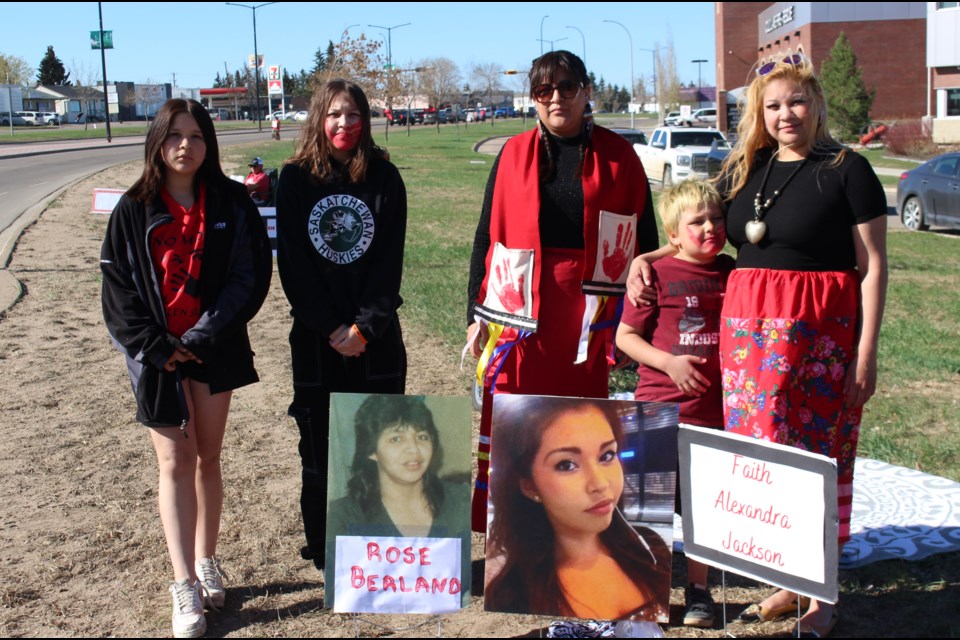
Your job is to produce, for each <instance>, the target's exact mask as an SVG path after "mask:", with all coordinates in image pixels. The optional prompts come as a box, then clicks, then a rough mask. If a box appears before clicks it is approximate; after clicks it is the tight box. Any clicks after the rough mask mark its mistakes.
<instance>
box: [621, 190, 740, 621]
mask: <svg viewBox="0 0 960 640" xmlns="http://www.w3.org/2000/svg"><path fill="white" fill-rule="evenodd" d="M657 213H659V214H660V219H661V220H662V221H663V230H664V231H665V232H666V234H667V237H668V238H669V239H670V244H672V245H673V246H674V247H675V248H676V249H677V253H676V254H675V255H673V256H671V257H668V258H663V259H661V260H658V261H656V262H654V263H653V265H652V268H653V279H654V283H653V286H654V288H655V289H656V291H657V302H656V303H654V304H653V305H650V306H643V305H640V306H636V307H635V306H633V305H632V304H625V305H624V310H623V317H622V318H621V319H620V326H619V327H618V329H617V346H618V347H619V348H620V349H621V350H622V351H623V352H624V353H626V354H627V355H628V356H630V357H631V358H633V359H634V360H636V361H637V362H638V363H639V364H640V368H639V370H638V373H639V376H640V377H639V380H638V382H637V391H636V393H635V397H636V399H637V400H644V401H655V402H677V403H679V405H680V423H681V424H690V425H696V426H699V427H710V428H715V429H720V430H722V429H723V395H722V386H721V383H720V348H719V337H720V334H719V332H720V308H721V307H722V306H723V295H724V291H725V290H726V285H727V277H728V276H729V275H730V271H731V270H732V269H733V267H734V260H733V258H731V257H730V256H727V255H718V254H719V253H720V251H721V250H722V249H723V247H724V245H725V244H726V241H727V234H726V228H725V226H724V218H723V211H722V210H721V198H720V194H719V193H717V191H716V189H714V188H713V187H712V186H710V185H709V184H707V183H705V182H701V181H698V180H687V181H684V182H681V183H680V184H678V185H677V186H676V187H674V188H673V189H671V190H669V191H667V192H665V193H662V194H661V195H660V199H659V202H658V203H657ZM678 494H679V492H678ZM677 506H678V507H679V506H680V503H679V495H678V499H677ZM678 512H679V509H678ZM687 575H688V581H689V585H688V587H687V590H686V607H685V611H684V619H683V623H684V624H685V625H689V626H695V627H710V626H712V625H713V599H712V598H711V596H710V592H709V590H708V589H707V565H705V564H702V563H699V562H696V561H695V560H688V561H687Z"/></svg>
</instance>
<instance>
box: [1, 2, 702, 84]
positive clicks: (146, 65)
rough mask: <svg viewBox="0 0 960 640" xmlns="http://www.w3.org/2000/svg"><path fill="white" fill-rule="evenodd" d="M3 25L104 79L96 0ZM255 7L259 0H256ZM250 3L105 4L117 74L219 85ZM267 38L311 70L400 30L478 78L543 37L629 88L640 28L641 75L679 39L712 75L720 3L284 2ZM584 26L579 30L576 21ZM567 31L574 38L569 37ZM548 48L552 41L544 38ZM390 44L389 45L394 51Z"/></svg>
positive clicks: (686, 62)
mask: <svg viewBox="0 0 960 640" xmlns="http://www.w3.org/2000/svg"><path fill="white" fill-rule="evenodd" d="M2 4H3V5H4V8H3V20H2V26H0V53H4V54H7V55H17V56H20V57H22V58H24V59H25V60H26V61H27V62H28V63H29V64H30V65H31V66H32V67H34V68H36V67H37V66H39V64H40V59H41V58H42V57H43V54H44V53H45V52H46V48H47V45H53V47H54V50H55V51H56V53H57V56H58V57H59V58H60V59H61V60H62V61H63V63H64V64H65V65H66V66H67V68H68V69H80V70H81V75H86V76H89V77H92V78H96V79H97V80H99V77H100V55H99V52H97V51H92V50H91V49H90V45H89V32H90V31H92V30H96V29H97V28H98V19H97V3H95V2H72V3H67V2H46V3H43V4H42V5H39V4H32V3H11V2H4V3H2ZM246 4H254V3H246ZM251 13H252V12H251V11H250V10H249V9H245V8H242V7H233V6H227V5H226V4H225V3H223V2H196V3H178V2H154V3H138V4H134V3H128V2H105V3H103V20H104V29H105V30H112V31H113V40H114V47H115V48H114V49H113V50H108V51H107V78H108V79H109V80H125V81H133V82H145V81H147V80H148V79H149V80H151V81H154V82H171V81H172V79H173V77H174V74H176V81H177V84H178V85H180V86H182V87H209V86H210V85H211V84H212V83H213V79H214V77H215V76H216V74H217V72H220V73H221V75H222V74H223V70H224V62H226V65H227V67H228V68H229V70H230V72H231V73H232V72H233V71H234V70H235V69H237V68H238V67H240V65H242V64H244V62H245V60H246V58H247V56H248V55H249V54H252V53H253V24H252V15H251ZM256 13H257V44H258V49H259V51H260V53H262V54H264V55H265V58H266V63H267V64H281V65H283V66H284V67H286V68H287V70H288V71H291V72H296V71H299V70H300V69H301V68H304V69H307V70H309V69H310V67H311V66H312V65H313V55H314V53H315V52H316V50H317V47H318V46H323V47H324V48H325V47H326V45H327V42H328V41H329V40H334V41H339V40H340V37H341V34H342V33H343V30H344V29H345V28H346V27H349V26H351V25H359V26H353V27H351V28H350V31H349V34H350V36H352V37H357V36H359V35H360V33H366V35H367V37H368V38H379V37H381V35H382V36H383V37H384V38H385V37H386V34H385V32H384V31H383V30H381V29H377V28H372V27H369V26H367V25H369V24H377V25H383V26H387V27H392V26H394V25H400V24H404V23H407V22H409V23H411V24H410V25H409V26H405V27H400V28H398V29H394V30H393V37H392V41H393V42H392V44H393V61H394V64H400V65H407V64H409V63H416V62H417V61H419V60H421V59H423V58H427V57H436V56H444V57H448V58H450V59H452V60H453V61H454V62H456V63H457V65H459V67H460V71H461V74H462V75H464V76H465V79H469V68H470V66H471V65H472V64H474V63H489V62H492V63H496V64H498V65H502V66H503V68H504V69H522V70H526V69H529V66H530V61H531V60H532V59H533V58H535V57H536V56H538V55H539V54H540V48H541V43H540V42H538V38H540V24H541V19H542V18H543V17H544V16H548V17H547V18H546V19H545V20H543V38H544V40H552V41H554V42H553V46H554V48H555V49H562V48H565V49H569V50H571V51H573V52H574V53H576V54H577V55H580V56H583V53H584V40H585V44H586V61H587V66H588V68H589V69H590V70H592V71H594V72H595V73H596V75H597V76H598V77H600V76H601V75H602V76H603V77H604V78H605V79H606V80H607V82H608V83H610V84H619V85H629V82H630V64H629V42H628V39H627V33H626V31H624V29H622V28H621V27H619V26H617V25H615V24H609V23H604V22H603V20H605V19H606V20H616V21H618V22H621V23H623V25H624V26H625V27H626V28H627V29H628V30H629V31H630V34H631V35H632V37H633V50H634V72H635V75H636V76H637V77H639V76H640V75H641V74H644V75H646V76H647V77H648V78H649V76H650V72H651V67H652V54H651V53H650V52H649V51H642V50H641V48H643V49H653V48H654V46H655V45H659V46H663V45H664V44H665V43H666V42H667V41H668V40H669V39H671V38H672V40H673V45H674V49H675V51H676V59H677V70H678V73H679V76H680V79H681V80H682V81H684V82H686V81H693V82H696V81H697V65H696V64H693V63H691V62H690V61H691V60H694V59H697V58H701V59H706V60H708V61H709V62H708V63H707V64H704V65H703V66H702V67H703V84H704V85H712V84H713V82H714V77H715V73H714V53H715V51H714V27H713V14H714V9H713V3H712V2H693V3H649V4H636V3H615V2H595V3H591V4H586V3H574V2H570V3H566V2H560V3H557V2H552V3H546V2H544V3H540V2H523V3H502V2H484V3H480V2H474V3H461V2H446V3H431V4H426V3H418V2H367V3H348V2H340V3H329V2H323V3H300V4H295V3H291V2H279V3H276V4H273V5H270V6H266V7H262V8H260V9H258V10H257V12H256ZM570 25H572V26H575V27H577V28H579V29H580V31H582V32H583V39H581V35H580V33H579V32H577V31H576V30H574V29H571V28H569V26H570ZM563 38H565V39H563ZM543 47H544V50H546V51H549V50H550V43H549V42H548V43H546V44H544V45H543ZM384 50H385V48H384Z"/></svg>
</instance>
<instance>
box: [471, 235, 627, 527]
mask: <svg viewBox="0 0 960 640" xmlns="http://www.w3.org/2000/svg"><path fill="white" fill-rule="evenodd" d="M583 262H584V252H583V250H582V249H545V250H544V252H543V264H542V267H541V273H542V274H543V275H542V276H541V278H540V322H539V326H538V330H537V333H534V334H532V335H531V336H529V337H528V338H526V339H525V340H522V341H521V342H519V343H518V344H517V345H516V346H515V347H514V348H513V349H512V350H511V351H510V353H509V355H508V356H507V359H506V361H505V362H504V364H503V367H502V368H501V369H500V375H499V376H498V378H497V383H496V388H495V389H494V393H522V394H525V395H543V396H572V397H584V398H606V397H607V381H608V379H609V375H610V366H609V365H608V364H607V359H606V351H607V347H608V346H609V345H610V340H611V331H610V330H609V329H606V330H604V331H602V332H600V333H597V334H594V335H593V336H591V339H590V343H589V348H588V351H587V358H586V361H585V362H583V363H581V364H575V361H576V359H577V347H578V345H579V342H580V331H581V323H582V319H583V314H584V309H585V307H586V297H585V296H584V295H583V294H582V293H581V292H580V282H581V280H582V279H583ZM612 308H613V307H611V308H610V309H609V310H608V313H609V312H610V311H612ZM510 336H512V337H511V338H503V337H502V338H501V343H503V342H506V341H507V340H508V339H514V338H515V337H516V335H515V333H510ZM492 410H493V396H492V395H491V394H490V389H489V387H485V388H484V390H483V408H482V410H481V412H480V440H479V444H478V450H477V467H478V471H477V481H476V484H475V487H474V491H473V509H472V519H473V530H474V531H479V532H481V533H484V532H486V530H487V481H488V477H489V476H488V474H489V468H490V433H491V431H492V420H491V418H492V414H491V412H492Z"/></svg>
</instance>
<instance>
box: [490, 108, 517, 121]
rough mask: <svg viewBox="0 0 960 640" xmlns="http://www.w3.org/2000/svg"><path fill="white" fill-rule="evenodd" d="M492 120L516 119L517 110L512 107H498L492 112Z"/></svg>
mask: <svg viewBox="0 0 960 640" xmlns="http://www.w3.org/2000/svg"><path fill="white" fill-rule="evenodd" d="M493 117H494V118H516V117H517V110H516V109H515V108H514V107H498V108H496V109H494V111H493Z"/></svg>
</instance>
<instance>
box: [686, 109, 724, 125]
mask: <svg viewBox="0 0 960 640" xmlns="http://www.w3.org/2000/svg"><path fill="white" fill-rule="evenodd" d="M716 123H717V110H716V109H713V108H709V109H697V110H696V111H694V112H692V113H691V114H690V115H689V116H688V117H686V118H684V117H680V118H677V126H680V125H683V126H687V127H692V126H693V125H700V126H708V127H709V126H713V125H715V124H716Z"/></svg>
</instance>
